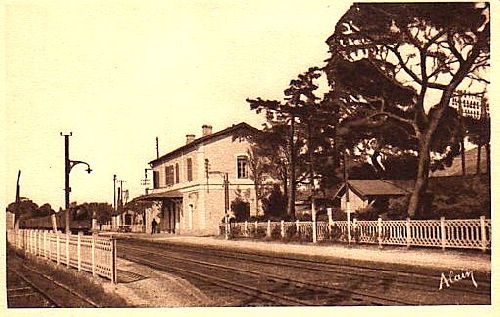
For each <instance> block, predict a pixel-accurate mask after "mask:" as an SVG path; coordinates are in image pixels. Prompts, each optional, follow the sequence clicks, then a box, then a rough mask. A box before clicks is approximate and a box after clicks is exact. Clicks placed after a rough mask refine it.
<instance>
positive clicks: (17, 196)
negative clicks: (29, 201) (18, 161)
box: [14, 170, 21, 230]
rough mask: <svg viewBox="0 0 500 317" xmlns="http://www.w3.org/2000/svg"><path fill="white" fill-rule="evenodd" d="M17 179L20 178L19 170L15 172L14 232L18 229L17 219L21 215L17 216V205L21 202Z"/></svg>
mask: <svg viewBox="0 0 500 317" xmlns="http://www.w3.org/2000/svg"><path fill="white" fill-rule="evenodd" d="M19 178H21V170H19V171H18V172H17V183H16V212H15V213H14V230H18V229H19V218H20V217H21V215H20V214H19V203H20V202H21V197H20V191H21V190H20V187H19Z"/></svg>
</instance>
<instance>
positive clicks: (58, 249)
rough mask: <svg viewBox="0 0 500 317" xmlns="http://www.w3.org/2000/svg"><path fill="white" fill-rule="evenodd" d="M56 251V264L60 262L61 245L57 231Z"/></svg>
mask: <svg viewBox="0 0 500 317" xmlns="http://www.w3.org/2000/svg"><path fill="white" fill-rule="evenodd" d="M56 250H57V251H56V252H57V261H56V262H57V265H59V263H60V262H61V246H60V243H59V232H56Z"/></svg>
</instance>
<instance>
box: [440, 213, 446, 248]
mask: <svg viewBox="0 0 500 317" xmlns="http://www.w3.org/2000/svg"><path fill="white" fill-rule="evenodd" d="M441 248H442V249H443V250H444V249H445V248H446V224H445V222H444V217H441Z"/></svg>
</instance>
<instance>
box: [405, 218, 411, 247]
mask: <svg viewBox="0 0 500 317" xmlns="http://www.w3.org/2000/svg"><path fill="white" fill-rule="evenodd" d="M410 244H411V225H410V217H408V218H406V248H407V249H409V248H410Z"/></svg>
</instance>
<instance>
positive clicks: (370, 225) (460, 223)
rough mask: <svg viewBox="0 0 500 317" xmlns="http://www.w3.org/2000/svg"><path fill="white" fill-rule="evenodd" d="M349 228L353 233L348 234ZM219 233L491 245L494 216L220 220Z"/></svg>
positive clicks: (312, 239)
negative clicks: (221, 222)
mask: <svg viewBox="0 0 500 317" xmlns="http://www.w3.org/2000/svg"><path fill="white" fill-rule="evenodd" d="M349 231H350V235H349ZM219 234H220V235H226V237H227V238H231V237H247V238H250V237H251V238H268V239H273V238H274V239H276V238H278V239H280V238H281V239H287V240H291V239H293V238H298V239H300V240H302V241H310V242H314V243H315V242H318V241H341V242H348V243H371V244H378V245H379V246H382V245H403V246H407V247H410V246H423V247H441V248H442V249H445V248H462V249H481V250H483V251H486V250H489V249H491V220H490V219H485V217H484V216H483V217H480V218H479V219H465V220H464V219H453V220H446V219H445V218H444V217H443V218H441V219H440V220H410V219H407V220H389V221H383V220H382V219H381V218H379V219H378V220H376V221H357V220H356V219H353V220H352V221H351V222H350V223H348V222H347V221H329V222H316V221H302V222H300V221H296V222H284V221H281V222H271V221H267V222H261V223H257V222H241V223H231V224H230V225H229V224H221V225H220V226H219Z"/></svg>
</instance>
